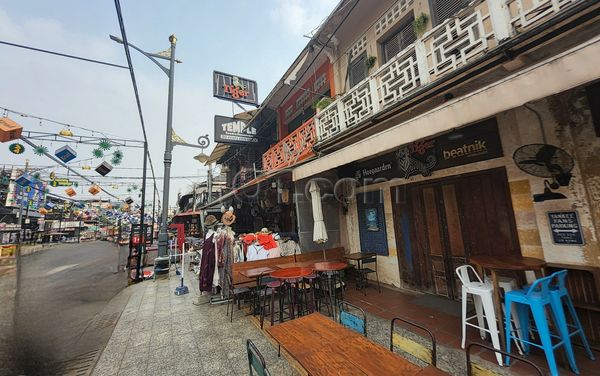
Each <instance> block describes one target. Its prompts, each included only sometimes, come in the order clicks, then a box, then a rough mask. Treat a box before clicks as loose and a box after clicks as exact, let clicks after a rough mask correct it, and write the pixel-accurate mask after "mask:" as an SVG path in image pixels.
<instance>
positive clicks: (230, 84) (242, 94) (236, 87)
mask: <svg viewBox="0 0 600 376" xmlns="http://www.w3.org/2000/svg"><path fill="white" fill-rule="evenodd" d="M213 96H214V97H216V98H220V99H225V100H228V101H232V102H239V103H246V104H251V105H254V106H257V107H258V87H257V85H256V81H253V80H249V79H247V78H242V77H239V76H234V75H232V74H228V73H223V72H217V71H214V72H213Z"/></svg>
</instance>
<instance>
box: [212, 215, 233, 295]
mask: <svg viewBox="0 0 600 376" xmlns="http://www.w3.org/2000/svg"><path fill="white" fill-rule="evenodd" d="M221 211H223V215H222V216H221V226H220V228H219V230H218V231H217V235H216V244H217V268H218V269H217V270H218V271H219V285H220V286H221V295H222V296H223V295H227V294H228V293H229V285H228V282H227V275H231V269H232V264H233V262H234V254H233V248H234V243H235V232H233V230H232V229H231V225H232V224H233V223H234V222H235V214H233V207H229V210H227V211H225V208H224V207H223V208H222V209H221Z"/></svg>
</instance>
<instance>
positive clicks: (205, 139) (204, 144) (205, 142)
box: [194, 135, 212, 231]
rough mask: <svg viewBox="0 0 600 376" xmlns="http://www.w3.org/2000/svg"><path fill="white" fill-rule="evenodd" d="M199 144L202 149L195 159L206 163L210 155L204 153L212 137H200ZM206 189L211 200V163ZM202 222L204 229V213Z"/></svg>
mask: <svg viewBox="0 0 600 376" xmlns="http://www.w3.org/2000/svg"><path fill="white" fill-rule="evenodd" d="M198 144H199V145H200V147H201V149H202V151H201V152H200V154H198V155H196V156H195V157H194V159H195V160H197V161H198V162H200V163H202V164H205V163H206V162H207V161H208V155H206V154H204V149H205V148H207V147H208V146H209V145H210V138H209V137H208V135H205V136H200V137H198ZM206 190H207V191H208V192H207V195H208V199H207V201H208V202H210V201H211V196H212V166H211V164H210V163H209V165H208V177H207V178H206ZM200 222H201V224H202V227H203V231H204V217H203V215H202V214H201V215H200Z"/></svg>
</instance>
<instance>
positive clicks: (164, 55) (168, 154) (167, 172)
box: [110, 35, 181, 258]
mask: <svg viewBox="0 0 600 376" xmlns="http://www.w3.org/2000/svg"><path fill="white" fill-rule="evenodd" d="M110 39H112V40H114V41H115V42H117V43H121V44H122V43H123V40H122V39H121V38H118V37H116V36H114V35H110ZM169 42H170V43H171V47H170V49H168V50H166V51H163V52H159V53H157V54H152V53H148V52H146V51H143V50H142V49H140V48H138V47H136V46H134V45H133V44H131V43H127V45H128V46H129V47H131V48H133V49H134V50H136V51H138V52H139V53H141V54H142V55H144V56H146V57H147V58H148V59H150V60H152V62H154V63H155V64H156V65H157V66H158V67H159V68H160V69H161V70H162V71H163V72H164V73H165V74H166V75H167V76H168V77H169V97H168V105H167V136H166V142H165V153H164V165H165V168H164V174H163V176H164V179H163V207H162V215H161V218H160V229H159V232H158V256H165V255H166V254H167V252H168V249H167V248H168V243H169V236H168V234H167V221H168V214H169V188H170V177H171V160H172V151H173V143H172V132H173V85H174V81H175V63H181V61H179V60H176V59H175V45H176V44H177V38H176V37H175V35H171V36H169ZM156 59H164V60H169V68H167V67H165V66H164V65H162V64H161V63H159V62H158V60H156ZM146 158H147V155H146V154H144V164H145V162H146ZM145 172H146V170H145V168H144V173H145ZM143 188H144V190H143V192H142V212H141V213H140V214H141V218H142V221H141V224H142V225H141V226H140V227H142V228H143V227H144V225H143V223H144V221H143V218H144V200H145V190H146V182H145V181H144V183H143ZM144 235H145V234H144ZM140 239H145V236H144V238H142V237H141V234H140ZM138 258H139V252H138Z"/></svg>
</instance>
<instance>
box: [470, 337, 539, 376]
mask: <svg viewBox="0 0 600 376" xmlns="http://www.w3.org/2000/svg"><path fill="white" fill-rule="evenodd" d="M473 347H481V348H483V349H486V350H490V351H493V352H495V353H496V354H498V353H500V354H502V355H504V356H507V357H510V358H512V359H515V360H518V361H521V362H523V363H526V364H528V365H530V366H531V368H533V369H534V370H535V371H536V372H537V374H538V375H540V376H544V374H543V373H542V370H541V369H540V367H538V366H537V365H535V364H534V363H533V362H531V361H530V360H527V359H524V358H521V357H520V356H516V355H512V354H509V353H507V352H506V351H502V350H498V349H494V348H492V347H489V346H486V345H484V344H482V343H477V342H472V343H469V345H468V346H467V376H479V375H481V376H495V375H498V376H501V375H503V373H502V374H501V373H497V372H494V371H492V370H491V369H489V368H485V367H483V366H481V365H479V364H477V363H473V362H471V349H472V348H473Z"/></svg>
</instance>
